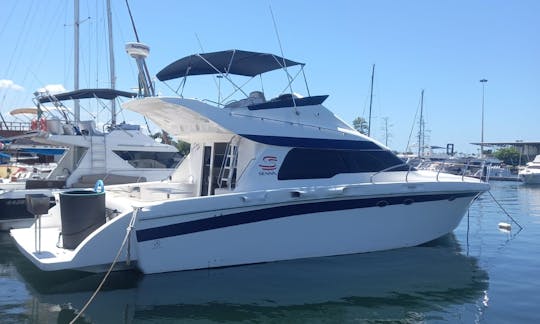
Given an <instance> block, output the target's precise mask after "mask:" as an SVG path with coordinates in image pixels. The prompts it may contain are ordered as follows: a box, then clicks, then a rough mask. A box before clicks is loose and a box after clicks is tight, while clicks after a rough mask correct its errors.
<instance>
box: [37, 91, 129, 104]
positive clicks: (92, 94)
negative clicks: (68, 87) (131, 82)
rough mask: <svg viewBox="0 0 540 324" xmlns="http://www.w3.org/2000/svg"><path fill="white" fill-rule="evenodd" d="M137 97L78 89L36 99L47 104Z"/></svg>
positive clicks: (123, 92)
mask: <svg viewBox="0 0 540 324" xmlns="http://www.w3.org/2000/svg"><path fill="white" fill-rule="evenodd" d="M136 96H137V93H135V92H128V91H121V90H116V89H80V90H75V91H69V92H62V93H56V94H51V95H47V94H45V95H41V96H39V97H38V98H37V100H38V101H39V103H47V102H53V101H65V100H74V99H90V98H99V99H105V100H113V99H116V98H118V97H125V98H134V97H136Z"/></svg>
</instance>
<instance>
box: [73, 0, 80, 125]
mask: <svg viewBox="0 0 540 324" xmlns="http://www.w3.org/2000/svg"><path fill="white" fill-rule="evenodd" d="M74 16H75V22H74V27H75V30H74V34H75V35H74V37H75V39H74V46H75V53H74V58H75V63H74V66H73V70H74V76H73V90H79V0H75V5H74ZM73 109H74V110H75V124H78V123H79V121H80V119H81V116H80V111H81V107H80V104H79V100H78V99H75V101H74V108H73Z"/></svg>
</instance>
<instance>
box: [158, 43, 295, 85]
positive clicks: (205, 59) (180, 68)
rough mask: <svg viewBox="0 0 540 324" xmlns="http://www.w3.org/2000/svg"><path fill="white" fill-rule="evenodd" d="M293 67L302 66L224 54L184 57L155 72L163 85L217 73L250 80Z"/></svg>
mask: <svg viewBox="0 0 540 324" xmlns="http://www.w3.org/2000/svg"><path fill="white" fill-rule="evenodd" d="M294 65H304V64H303V63H299V62H295V61H291V60H288V59H285V58H283V57H280V56H276V55H273V54H266V53H257V52H248V51H241V50H228V51H220V52H213V53H202V54H194V55H190V56H186V57H184V58H181V59H179V60H178V61H176V62H173V63H171V64H169V65H168V66H166V67H165V68H164V69H163V70H161V71H159V73H158V74H157V78H158V79H159V80H160V81H167V80H171V79H176V78H181V77H185V76H189V75H204V74H221V73H223V74H227V73H228V74H236V75H243V76H251V77H253V76H256V75H259V74H261V73H265V72H269V71H273V70H277V69H282V68H284V67H289V66H294Z"/></svg>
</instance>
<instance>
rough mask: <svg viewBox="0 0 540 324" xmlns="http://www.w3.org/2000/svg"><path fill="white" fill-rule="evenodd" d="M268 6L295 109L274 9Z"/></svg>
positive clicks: (290, 81)
mask: <svg viewBox="0 0 540 324" xmlns="http://www.w3.org/2000/svg"><path fill="white" fill-rule="evenodd" d="M269 7H270V14H271V15H272V22H273V23H274V31H275V32H276V37H277V40H278V44H279V50H280V52H281V58H282V59H283V69H284V70H285V74H287V80H289V89H290V90H291V98H292V101H293V105H294V109H296V101H295V100H294V95H293V90H292V81H293V80H291V76H290V75H289V72H288V71H287V63H286V62H285V55H284V54H283V46H281V39H280V38H279V32H278V29H277V24H276V19H275V18H274V11H272V6H269ZM296 114H298V110H297V111H296Z"/></svg>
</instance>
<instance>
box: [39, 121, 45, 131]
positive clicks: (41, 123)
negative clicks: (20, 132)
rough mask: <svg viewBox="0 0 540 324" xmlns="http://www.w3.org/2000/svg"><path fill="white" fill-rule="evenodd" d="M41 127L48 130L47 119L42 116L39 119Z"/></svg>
mask: <svg viewBox="0 0 540 324" xmlns="http://www.w3.org/2000/svg"><path fill="white" fill-rule="evenodd" d="M39 129H40V130H42V131H44V132H46V131H47V119H45V118H41V119H40V120H39Z"/></svg>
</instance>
